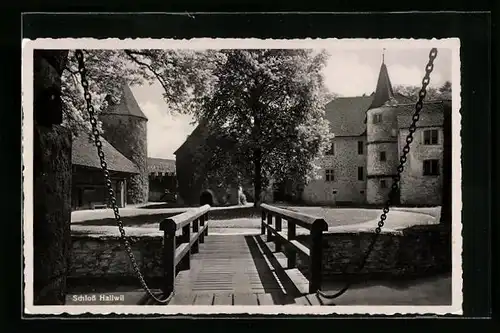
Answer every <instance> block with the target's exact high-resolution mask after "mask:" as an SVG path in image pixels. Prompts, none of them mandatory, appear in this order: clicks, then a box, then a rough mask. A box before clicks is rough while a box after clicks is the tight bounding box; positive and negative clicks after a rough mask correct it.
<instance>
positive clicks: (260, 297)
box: [257, 294, 278, 305]
mask: <svg viewBox="0 0 500 333" xmlns="http://www.w3.org/2000/svg"><path fill="white" fill-rule="evenodd" d="M257 301H258V302H259V305H278V304H275V301H274V299H273V297H272V296H271V295H270V294H257Z"/></svg>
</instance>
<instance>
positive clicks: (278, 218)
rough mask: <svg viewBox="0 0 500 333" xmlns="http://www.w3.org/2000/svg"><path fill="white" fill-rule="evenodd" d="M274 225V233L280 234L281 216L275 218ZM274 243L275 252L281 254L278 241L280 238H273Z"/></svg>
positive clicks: (279, 241)
mask: <svg viewBox="0 0 500 333" xmlns="http://www.w3.org/2000/svg"><path fill="white" fill-rule="evenodd" d="M275 224H276V231H277V232H280V231H281V216H278V215H277V216H276V222H275ZM274 243H275V244H276V246H275V251H276V252H281V239H280V237H275V242H274Z"/></svg>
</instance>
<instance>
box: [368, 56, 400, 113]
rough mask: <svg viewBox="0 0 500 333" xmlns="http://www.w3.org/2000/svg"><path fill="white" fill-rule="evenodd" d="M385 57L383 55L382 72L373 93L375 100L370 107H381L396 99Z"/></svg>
mask: <svg viewBox="0 0 500 333" xmlns="http://www.w3.org/2000/svg"><path fill="white" fill-rule="evenodd" d="M383 59H384V58H383V56H382V65H381V66H380V73H379V75H378V81H377V88H376V89H375V93H374V94H373V101H372V104H371V105H370V109H374V108H378V107H381V106H382V105H384V104H385V103H387V102H388V101H391V100H394V91H393V90H392V84H391V79H390V78H389V72H388V71H387V66H386V65H385V63H384V60H383Z"/></svg>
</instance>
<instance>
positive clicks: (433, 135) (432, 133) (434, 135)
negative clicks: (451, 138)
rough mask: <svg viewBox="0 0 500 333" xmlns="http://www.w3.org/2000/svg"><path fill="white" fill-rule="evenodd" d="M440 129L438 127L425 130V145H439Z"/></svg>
mask: <svg viewBox="0 0 500 333" xmlns="http://www.w3.org/2000/svg"><path fill="white" fill-rule="evenodd" d="M438 138H439V131H438V130H437V129H431V130H425V131H424V145H437V144H438V141H439V139H438Z"/></svg>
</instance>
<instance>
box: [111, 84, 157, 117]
mask: <svg viewBox="0 0 500 333" xmlns="http://www.w3.org/2000/svg"><path fill="white" fill-rule="evenodd" d="M107 114H116V115H127V116H135V117H139V118H143V119H146V120H148V118H147V117H146V115H145V114H144V113H143V112H142V110H141V108H140V107H139V104H138V103H137V100H136V99H135V97H134V94H133V93H132V90H130V87H129V86H128V85H124V86H123V92H122V98H121V100H120V103H118V104H113V103H110V105H109V107H108V108H107V109H106V110H105V111H103V113H102V115H107Z"/></svg>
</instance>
